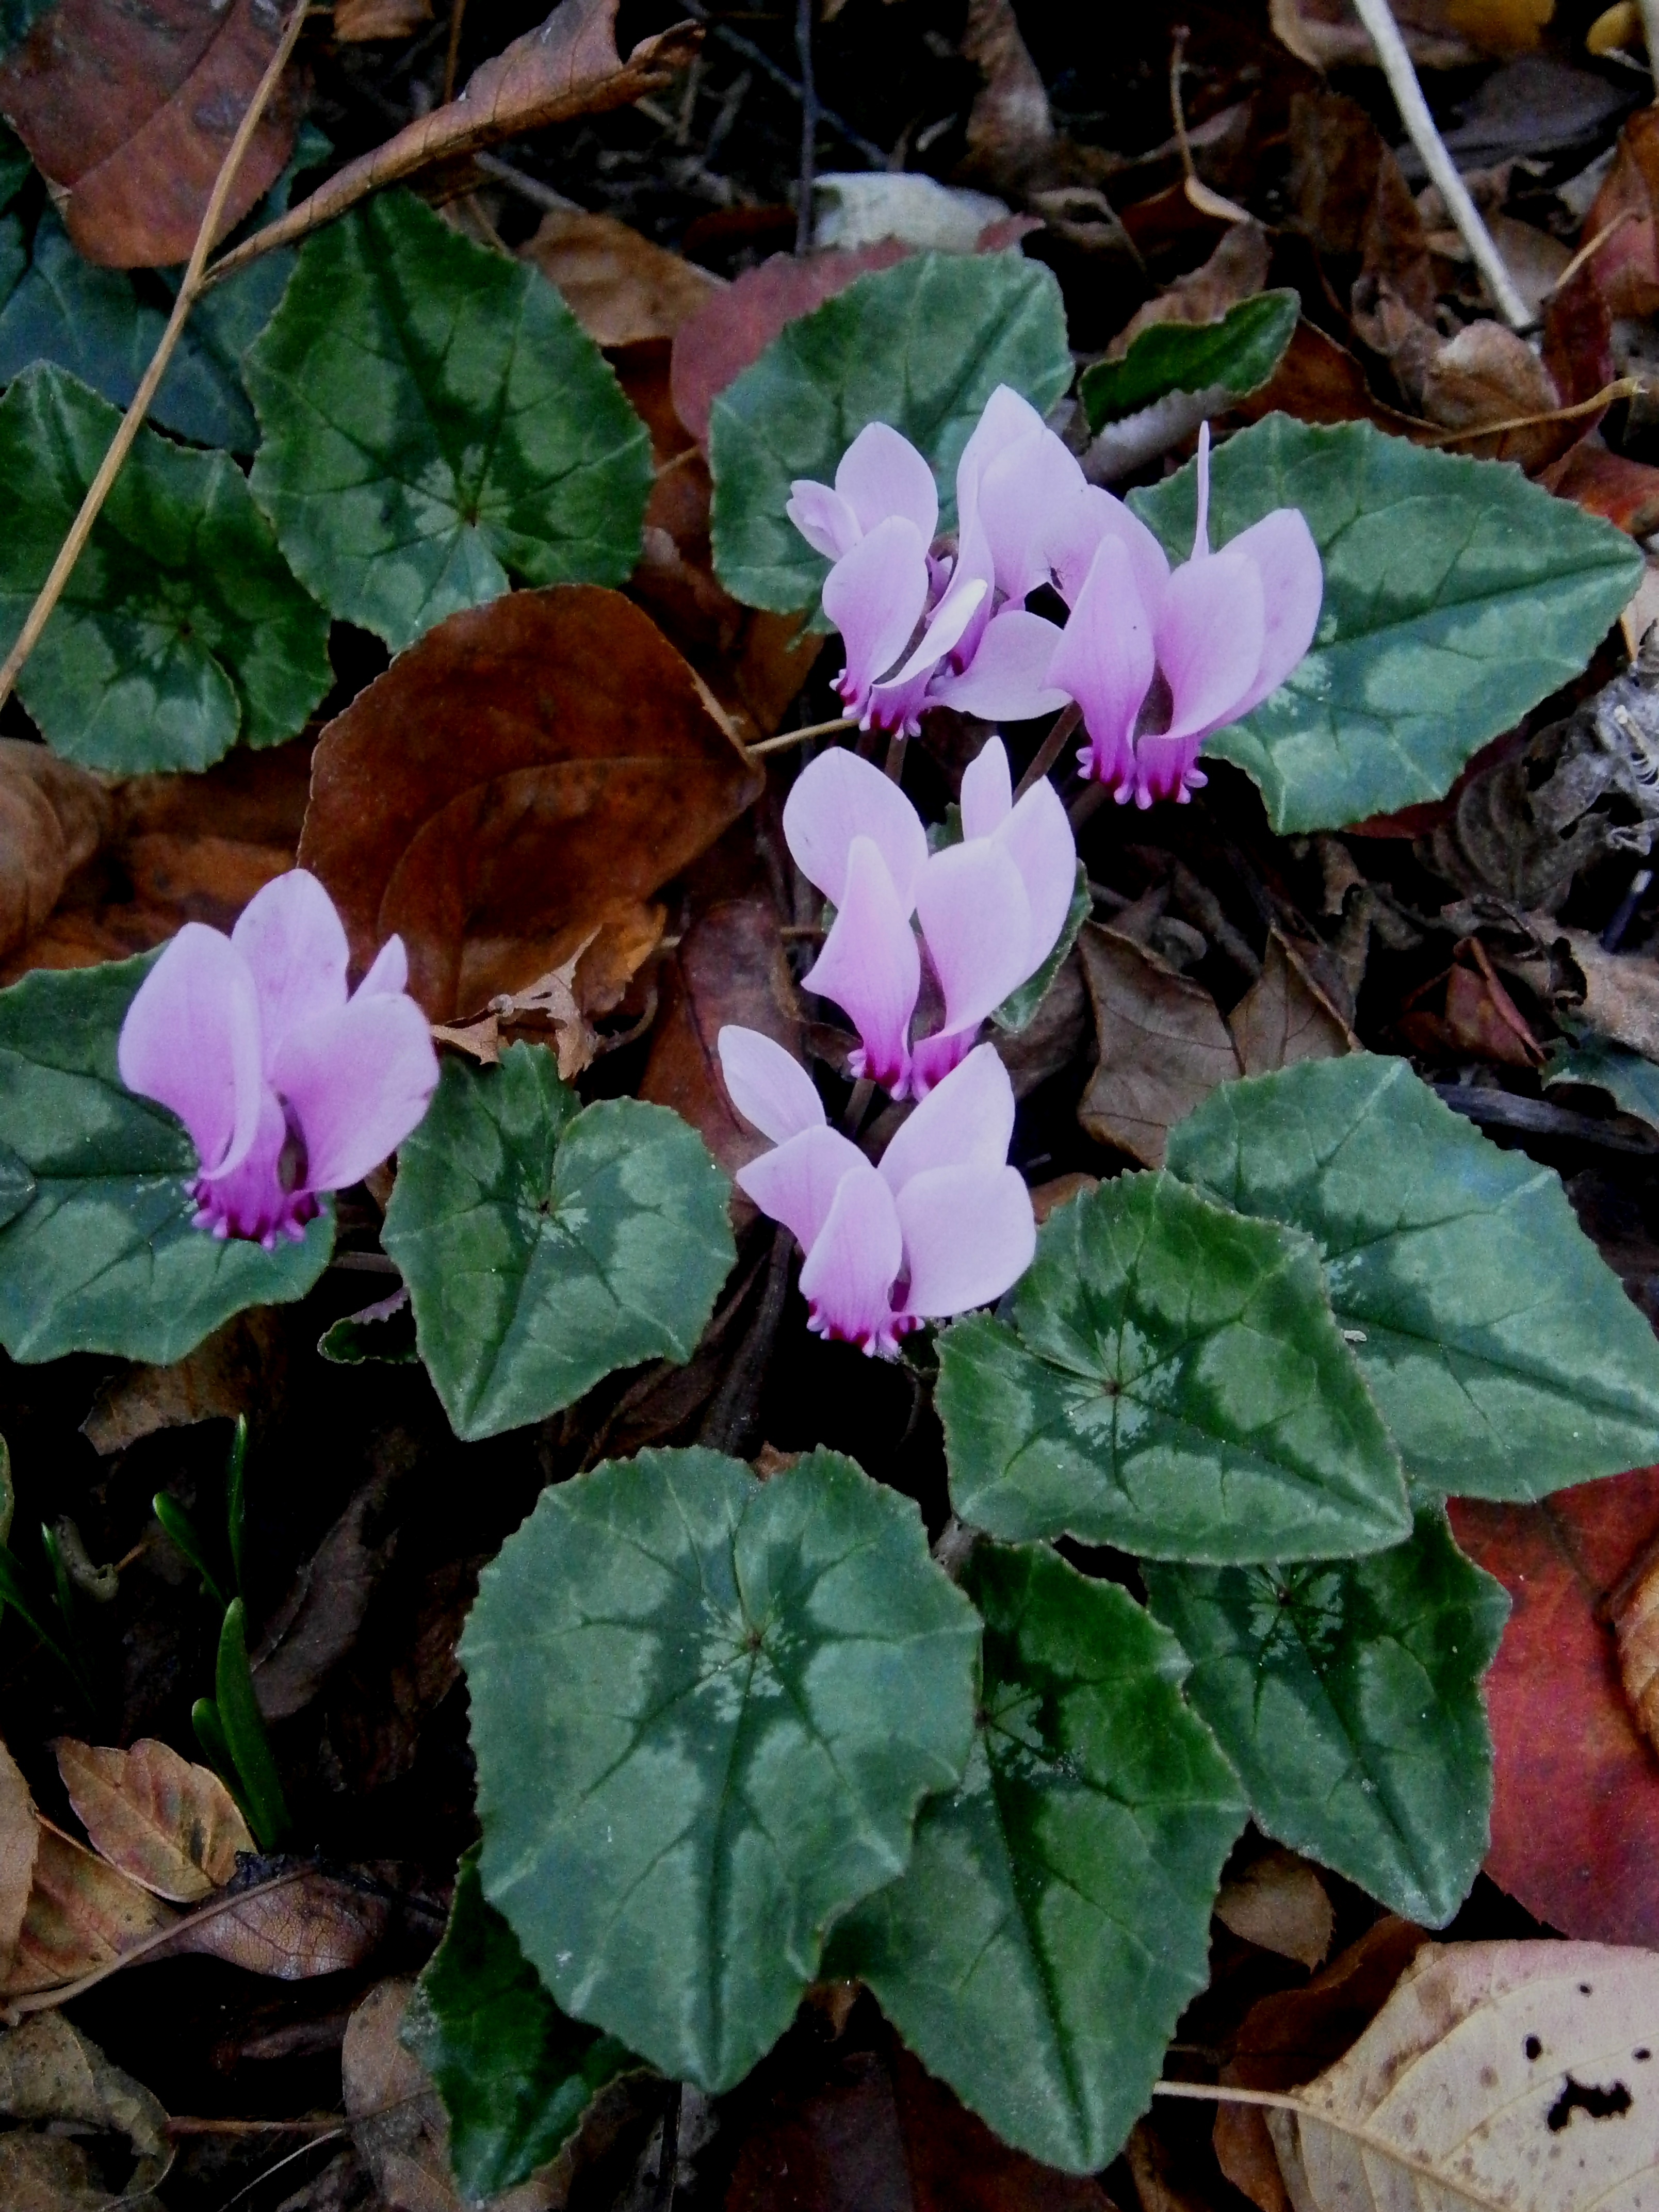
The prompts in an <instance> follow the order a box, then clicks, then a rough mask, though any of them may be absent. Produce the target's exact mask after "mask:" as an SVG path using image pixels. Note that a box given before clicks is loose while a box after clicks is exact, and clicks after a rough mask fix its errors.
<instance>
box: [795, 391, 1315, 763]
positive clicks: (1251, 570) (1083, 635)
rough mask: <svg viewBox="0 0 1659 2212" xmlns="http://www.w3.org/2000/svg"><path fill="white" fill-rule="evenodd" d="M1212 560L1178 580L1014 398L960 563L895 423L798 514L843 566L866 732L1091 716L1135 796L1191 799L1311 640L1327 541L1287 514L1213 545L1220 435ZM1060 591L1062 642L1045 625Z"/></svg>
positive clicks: (985, 447)
mask: <svg viewBox="0 0 1659 2212" xmlns="http://www.w3.org/2000/svg"><path fill="white" fill-rule="evenodd" d="M1198 477H1199V497H1198V528H1197V532H1196V533H1195V536H1194V542H1193V550H1192V556H1191V558H1190V559H1189V560H1188V561H1185V562H1182V564H1181V565H1180V566H1179V567H1178V568H1175V569H1173V570H1172V569H1171V568H1170V563H1169V560H1168V558H1167V557H1166V556H1165V554H1164V549H1163V547H1162V546H1161V545H1160V544H1158V540H1157V538H1154V537H1153V535H1152V532H1151V531H1150V530H1149V529H1148V528H1147V527H1146V524H1145V523H1144V522H1141V521H1140V520H1139V519H1138V518H1137V517H1136V516H1135V515H1133V514H1132V513H1130V511H1129V509H1128V508H1127V507H1126V506H1125V505H1124V504H1123V502H1122V501H1121V500H1119V499H1115V498H1114V497H1113V495H1111V493H1110V492H1109V491H1106V490H1103V489H1102V488H1101V487H1100V486H1098V485H1096V484H1091V483H1087V482H1086V481H1085V477H1084V475H1083V471H1082V470H1081V468H1080V467H1079V465H1078V462H1077V460H1076V459H1074V457H1073V455H1072V454H1071V453H1069V452H1068V451H1067V450H1066V447H1065V446H1064V445H1063V444H1062V443H1061V442H1060V440H1059V439H1058V438H1057V437H1055V435H1054V433H1053V432H1052V431H1051V430H1049V429H1048V428H1046V426H1045V425H1044V423H1043V422H1042V417H1041V416H1039V415H1038V414H1037V412H1036V409H1035V408H1033V407H1031V406H1030V405H1029V404H1027V402H1026V401H1024V399H1022V398H1020V397H1019V396H1018V393H1017V392H1011V391H1010V390H1009V389H1008V387H1007V386H1006V385H1005V386H1000V387H999V388H998V389H997V391H995V392H993V393H992V395H991V398H989V399H988V400H987V403H986V405H985V409H984V412H983V413H982V414H981V417H980V420H979V422H978V424H977V425H976V427H975V430H974V432H973V435H972V436H971V437H970V438H969V441H968V443H967V446H966V447H964V449H963V455H962V459H961V461H960V463H959V464H958V465H957V485H956V489H957V538H956V543H955V546H954V548H952V547H951V545H950V544H948V543H946V542H940V543H939V544H934V542H933V541H934V536H935V532H937V529H938V526H939V497H938V494H937V491H936V490H935V488H934V484H933V471H932V470H931V469H930V468H929V467H928V465H927V461H926V460H925V459H923V457H922V456H921V453H918V452H917V451H916V449H915V447H914V446H912V445H911V444H910V443H909V442H908V440H906V439H904V438H902V437H901V436H900V435H899V434H898V432H897V431H896V430H894V429H891V428H889V427H888V425H887V424H886V423H884V422H872V423H870V424H869V425H868V426H867V428H865V429H863V430H861V431H860V433H859V435H858V436H857V437H856V438H855V439H854V441H853V443H852V444H851V445H850V446H849V447H848V449H847V451H846V453H844V454H843V455H842V460H841V465H840V466H839V467H838V468H837V469H836V481H835V483H834V486H833V487H832V486H830V485H828V484H821V483H813V482H811V481H810V480H808V479H805V478H803V479H801V480H800V481H799V482H797V483H795V484H794V486H793V497H792V498H791V500H790V501H789V505H788V510H787V511H788V513H789V517H790V519H791V520H792V521H793V523H794V525H795V527H796V528H797V529H798V530H799V532H800V533H801V535H802V536H803V537H804V538H805V539H806V541H807V543H808V544H810V545H811V546H812V547H814V548H815V550H817V551H818V552H820V553H823V554H824V555H825V556H827V557H828V558H829V559H830V560H831V561H833V562H834V563H835V566H834V567H833V568H831V569H830V571H829V575H828V577H827V578H826V579H825V580H824V586H823V611H824V612H825V614H826V615H828V617H829V619H830V621H831V622H833V623H835V625H836V628H837V629H839V630H840V632H841V635H842V644H843V646H844V647H845V650H846V655H847V659H846V665H845V666H844V667H843V668H842V672H841V675H840V677H839V678H837V680H836V689H837V690H838V691H839V693H840V695H841V697H842V700H843V701H844V702H846V705H847V708H848V713H849V714H853V715H854V716H856V717H857V719H858V720H859V721H860V725H861V726H863V727H864V728H866V729H870V728H876V729H884V730H903V731H915V729H916V728H917V727H918V726H919V722H920V718H921V714H923V712H924V711H925V710H926V709H927V708H930V707H954V708H959V709H960V710H961V711H963V713H966V714H978V715H981V716H983V717H984V718H985V719H986V720H990V721H1019V720H1028V719H1030V718H1031V717H1033V716H1036V715H1038V714H1048V713H1050V712H1052V711H1054V709H1056V708H1060V707H1063V706H1064V705H1065V704H1066V702H1067V701H1068V700H1069V701H1075V702H1076V703H1077V705H1078V706H1079V708H1081V710H1082V715H1083V724H1084V727H1085V731H1086V732H1087V734H1088V738H1089V743H1088V744H1087V746H1086V747H1085V749H1084V750H1083V751H1082V752H1081V753H1080V754H1079V761H1080V763H1081V764H1082V769H1083V773H1084V775H1085V776H1094V777H1097V778H1098V779H1099V780H1100V781H1101V782H1102V783H1103V784H1104V785H1105V786H1106V787H1107V788H1108V789H1109V790H1110V791H1112V792H1114V793H1115V794H1116V796H1117V798H1118V799H1119V800H1120V801H1121V800H1126V799H1130V798H1133V799H1134V800H1135V802H1136V803H1137V805H1141V806H1150V805H1152V801H1153V800H1154V799H1182V800H1184V799H1186V798H1187V797H1188V793H1190V792H1192V791H1193V790H1194V789H1196V788H1197V787H1199V786H1200V785H1201V784H1202V783H1203V782H1204V781H1205V778H1204V776H1203V775H1202V773H1201V772H1200V769H1199V768H1198V766H1197V761H1198V751H1199V747H1200V745H1201V744H1202V743H1203V742H1204V739H1205V738H1206V737H1208V736H1210V735H1211V734H1212V732H1214V731H1216V730H1219V729H1224V728H1225V727H1226V726H1227V725H1228V724H1229V723H1231V722H1236V721H1237V720H1239V719H1240V718H1241V717H1242V716H1243V715H1245V714H1249V711H1250V709H1251V708H1253V707H1255V706H1257V705H1259V704H1260V703H1261V701H1262V700H1263V699H1265V698H1266V697H1267V695H1268V693H1269V692H1271V691H1274V690H1277V689H1278V687H1279V684H1282V683H1283V682H1284V680H1285V678H1286V677H1287V676H1288V675H1289V674H1290V672H1291V670H1292V669H1293V668H1294V667H1295V666H1296V665H1297V662H1298V661H1299V660H1300V659H1302V658H1303V656H1304V653H1306V652H1307V650H1308V647H1309V646H1310V644H1311V643H1312V641H1313V635H1314V630H1315V629H1316V625H1317V623H1318V620H1319V610H1320V605H1321V601H1322V597H1323V591H1324V577H1323V572H1322V568H1321V565H1320V559H1319V551H1318V548H1317V547H1316V545H1315V544H1314V541H1313V537H1312V534H1311V532H1310V531H1309V528H1308V526H1307V523H1306V522H1305V520H1304V519H1303V517H1302V515H1301V514H1300V513H1298V512H1297V509H1296V508H1294V507H1278V508H1275V509H1274V510H1273V513H1270V514H1267V515H1265V516H1264V517H1263V518H1262V520H1261V521H1260V522H1258V523H1256V524H1255V526H1253V527H1252V528H1250V529H1249V530H1245V531H1242V532H1240V533H1239V535H1238V536H1237V538H1233V539H1231V541H1230V542H1229V543H1228V544H1225V545H1224V546H1223V547H1222V548H1221V549H1220V550H1219V551H1218V552H1215V553H1212V551H1211V550H1210V542H1209V529H1208V512H1209V496H1210V440H1209V430H1208V428H1207V426H1206V428H1205V429H1204V431H1203V432H1202V433H1201V435H1200V441H1199V457H1198ZM1040 586H1050V587H1051V588H1052V589H1053V590H1054V592H1057V593H1058V595H1059V597H1060V599H1061V600H1062V601H1063V602H1064V603H1065V605H1066V607H1067V608H1068V610H1069V615H1068V618H1067V620H1066V623H1065V624H1064V626H1063V628H1062V627H1061V626H1060V625H1058V624H1056V623H1052V622H1049V621H1048V620H1047V619H1045V618H1044V617H1042V616H1040V615H1037V614H1035V613H1032V612H1030V611H1028V610H1027V609H1026V607H1025V605H1024V602H1025V600H1026V599H1027V597H1028V596H1029V595H1030V593H1031V592H1034V591H1036V590H1037V589H1038V588H1039V587H1040Z"/></svg>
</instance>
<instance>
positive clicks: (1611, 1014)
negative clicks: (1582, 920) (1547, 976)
mask: <svg viewBox="0 0 1659 2212" xmlns="http://www.w3.org/2000/svg"><path fill="white" fill-rule="evenodd" d="M1559 940H1561V941H1564V942H1565V945H1566V947H1567V949H1568V951H1570V952H1571V955H1572V962H1573V965H1574V966H1575V967H1576V968H1577V970H1578V972H1579V974H1580V975H1582V976H1583V979H1584V995H1583V998H1582V999H1579V1000H1576V1001H1575V1002H1574V1003H1573V1006H1572V1012H1573V1013H1574V1016H1575V1018H1576V1019H1577V1021H1578V1022H1581V1023H1582V1024H1583V1026H1584V1027H1585V1028H1586V1029H1589V1030H1595V1034H1596V1036H1604V1037H1611V1038H1612V1039H1613V1042H1615V1043H1616V1044H1623V1045H1628V1046H1629V1047H1630V1048H1631V1050H1632V1052H1639V1053H1641V1054H1644V1056H1645V1057H1646V1058H1647V1059H1649V1060H1659V961H1655V960H1651V959H1650V958H1648V957H1647V956H1646V955H1645V954H1644V953H1636V952H1607V951H1603V950H1602V946H1601V939H1599V938H1596V937H1593V936H1591V935H1590V933H1589V931H1588V930H1583V929H1563V930H1561V931H1559Z"/></svg>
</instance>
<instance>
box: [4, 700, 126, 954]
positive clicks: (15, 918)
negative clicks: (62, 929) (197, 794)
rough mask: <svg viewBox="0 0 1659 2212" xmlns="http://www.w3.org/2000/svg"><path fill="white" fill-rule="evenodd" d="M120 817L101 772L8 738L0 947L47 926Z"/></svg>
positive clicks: (19, 943) (16, 739) (18, 942)
mask: <svg viewBox="0 0 1659 2212" xmlns="http://www.w3.org/2000/svg"><path fill="white" fill-rule="evenodd" d="M113 820H114V807H113V802H112V799H111V798H110V794H109V793H108V792H107V791H106V788H105V787H104V786H103V784H101V783H100V781H99V780H98V778H97V777H96V776H95V775H89V774H88V771H87V770H86V769H83V768H76V766H75V765H74V764H73V763H72V762H70V761H65V760H59V759H58V756H57V755H56V753H53V752H49V751H48V750H47V749H46V746H45V745H36V744H26V743H25V742H24V741H23V740H22V739H21V738H0V953H4V952H9V951H10V950H11V949H12V947H13V946H14V945H21V944H22V943H23V941H24V939H26V938H28V937H32V936H33V934H34V933H35V931H36V930H37V929H39V928H40V927H42V926H43V924H44V923H45V921H46V917H47V916H48V915H50V914H51V912H52V908H54V907H55V906H56V905H57V903H58V896H59V895H60V893H61V892H62V890H63V888H64V884H66V883H67V882H68V881H69V878H70V875H71V874H72V873H73V872H74V871H75V870H76V868H78V867H79V866H81V864H82V861H84V860H90V859H91V858H92V856H93V854H94V853H95V852H96V851H97V850H98V848H100V845H102V844H103V842H104V841H105V840H106V837H107V836H109V834H110V830H111V827H112V823H113Z"/></svg>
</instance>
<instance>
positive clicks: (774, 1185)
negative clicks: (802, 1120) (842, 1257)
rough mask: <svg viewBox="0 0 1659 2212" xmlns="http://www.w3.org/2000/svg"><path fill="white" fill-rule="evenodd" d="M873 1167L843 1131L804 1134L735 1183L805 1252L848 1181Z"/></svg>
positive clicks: (743, 1171) (744, 1171) (755, 1162)
mask: <svg viewBox="0 0 1659 2212" xmlns="http://www.w3.org/2000/svg"><path fill="white" fill-rule="evenodd" d="M868 1165H869V1162H868V1161H867V1160H866V1158H865V1157H864V1155H863V1153H862V1152H860V1150H859V1148H858V1146H856V1145H855V1144H854V1143H852V1142H851V1140H850V1139H848V1138H846V1137H843V1136H842V1133H841V1132H840V1130H839V1129H829V1128H825V1127H823V1125H822V1124H820V1125H819V1126H818V1127H817V1128H815V1129H803V1130H802V1131H801V1132H800V1133H799V1136H794V1137H791V1138H790V1139H788V1140H787V1143H785V1144H781V1145H780V1146H777V1147H776V1149H775V1151H773V1152H763V1153H762V1154H761V1156H760V1158H758V1159H757V1160H750V1162H749V1163H748V1164H747V1165H746V1166H744V1167H740V1168H739V1169H738V1171H737V1173H736V1175H735V1176H733V1177H732V1181H733V1182H735V1183H736V1184H737V1186H738V1189H739V1190H740V1191H741V1192H742V1193H743V1194H744V1197H745V1198H749V1199H752V1200H754V1202H755V1204H756V1205H757V1206H759V1208H760V1210H761V1212H763V1214H765V1215H766V1217H767V1218H768V1219H769V1220H771V1221H781V1222H782V1224H783V1225H784V1227H785V1228H786V1229H787V1231H789V1233H790V1235H791V1236H792V1237H793V1238H794V1239H795V1241H796V1243H798V1244H799V1246H800V1247H801V1249H802V1250H803V1251H810V1250H811V1245H812V1240H813V1239H814V1237H817V1233H818V1231H819V1230H820V1229H822V1228H823V1224H824V1220H825V1218H826V1216H827V1215H828V1213H829V1208H830V1206H831V1204H832V1202H833V1201H834V1199H835V1195H836V1189H837V1188H838V1187H839V1185H840V1183H841V1181H842V1177H843V1176H846V1175H848V1173H850V1172H851V1171H852V1170H854V1169H855V1168H867V1167H868Z"/></svg>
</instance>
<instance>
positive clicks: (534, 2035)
mask: <svg viewBox="0 0 1659 2212" xmlns="http://www.w3.org/2000/svg"><path fill="white" fill-rule="evenodd" d="M401 2039H402V2041H403V2042H404V2044H405V2045H407V2046H408V2048H409V2049H410V2051H413V2052H414V2054H415V2056H416V2058H418V2059H419V2060H420V2062H421V2063H422V2066H424V2067H425V2069H426V2070H427V2072H428V2074H429V2075H431V2076H432V2079H433V2082H434V2084H435V2087H436V2088H437V2092H438V2094H439V2095H440V2096H441V2098H442V2099H443V2105H444V2111H445V2112H446V2113H447V2115H448V2118H449V2162H450V2165H451V2166H452V2168H453V2172H454V2175H455V2179H456V2182H457V2184H458V2185H459V2188H460V2191H461V2193H462V2195H463V2196H464V2197H465V2198H466V2199H467V2201H468V2202H469V2203H483V2200H484V2199H485V2198H486V2197H497V2196H499V2195H500V2194H501V2191H503V2190H507V2189H512V2188H513V2187H515V2186H516V2185H517V2184H518V2183H520V2181H523V2180H524V2179H526V2177H527V2176H528V2175H530V2174H532V2173H533V2172H535V2170H536V2168H537V2167H538V2166H545V2165H546V2163H547V2161H548V2160H549V2159H550V2158H553V2157H555V2156H556V2155H557V2154H558V2151H559V2150H560V2148H561V2147H562V2145H563V2144H564V2143H565V2142H568V2139H569V2137H570V2136H572V2135H573V2134H574V2131H575V2129H576V2125H577V2123H578V2122H579V2121H580V2118H581V2116H582V2114H583V2112H585V2111H586V2108H587V2106H588V2105H589V2104H590V2103H591V2102H592V2099H593V2098H594V2096H595V2095H596V2094H597V2093H598V2092H599V2090H601V2089H602V2088H604V2087H605V2083H606V2082H607V2081H614V2080H615V2079H616V2077H617V2075H618V2074H623V2073H626V2072H627V2071H628V2070H629V2069H630V2068H636V2067H637V2066H638V2065H639V2061H638V2060H637V2059H636V2058H635V2057H634V2056H633V2055H632V2053H631V2052H630V2051H629V2049H628V2048H627V2046H626V2045H624V2044H621V2043H618V2042H617V2039H616V2038H615V2036H613V2035H601V2034H599V2033H596V2032H595V2030H594V2029H592V2028H591V2027H581V2026H580V2024H579V2023H578V2022H577V2021H574V2020H567V2019H566V2018H565V2016H564V2015H563V2014H562V2012H561V2011H560V2010H559V2008H558V2007H557V2006H556V2004H555V2003H554V2002H553V2000H552V1998H551V1997H550V1996H549V1995H548V1994H547V1991H546V1990H545V1989H544V1988H543V1986H542V1983H541V1978H540V1977H539V1975H538V1973H537V1972H536V1970H535V1968H534V1967H533V1966H530V1965H528V1964H527V1963H526V1959H525V1955H524V1953H523V1952H522V1951H521V1950H520V1948H519V1939H518V1937H517V1936H514V1934H513V1930H512V1929H511V1928H509V1927H508V1925H507V1922H506V1921H505V1920H503V1919H502V1917H501V1914H500V1913H499V1912H497V1911H496V1910H495V1906H494V1905H490V1904H489V1903H487V1902H486V1901H485V1898H484V1893H483V1889H482V1888H481V1887H480V1886H479V1882H478V1851H477V1845H476V1844H475V1845H474V1846H473V1848H472V1849H471V1850H470V1851H468V1852H467V1853H466V1855H465V1857H464V1858H463V1859H462V1861H461V1863H460V1865H459V1867H458V1868H457V1869H456V1870H455V1901H454V1903H453V1905H451V1906H450V1909H449V1925H448V1927H447V1928H446V1929H445V1930H444V1939H443V1942H441V1943H440V1944H439V1946H438V1948H437V1949H436V1951H435V1953H434V1954H433V1955H432V1958H431V1959H430V1960H429V1961H428V1965H427V1966H426V1970H425V1972H423V1973H422V1976H421V1978H420V1980H419V1982H418V1983H417V1984H416V1990H415V1995H414V1996H413V1998H412V1999H411V2000H410V2008H409V2010H408V2012H407V2014H406V2015H404V2025H403V2029H402V2035H401Z"/></svg>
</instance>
